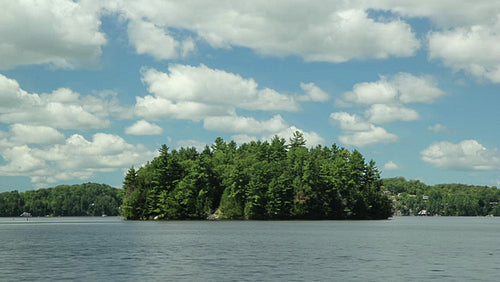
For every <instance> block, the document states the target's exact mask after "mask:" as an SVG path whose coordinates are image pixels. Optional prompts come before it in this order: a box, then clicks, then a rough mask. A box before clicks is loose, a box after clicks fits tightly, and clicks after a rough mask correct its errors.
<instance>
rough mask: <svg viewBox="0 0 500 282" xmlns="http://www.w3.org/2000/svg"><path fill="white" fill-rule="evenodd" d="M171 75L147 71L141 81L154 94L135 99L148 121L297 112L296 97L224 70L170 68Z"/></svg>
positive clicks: (138, 112)
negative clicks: (248, 112)
mask: <svg viewBox="0 0 500 282" xmlns="http://www.w3.org/2000/svg"><path fill="white" fill-rule="evenodd" d="M168 70H169V72H168V73H164V72H160V71H157V70H155V69H145V70H143V72H142V80H143V82H144V83H145V84H146V85H147V87H148V91H149V92H150V93H151V94H153V95H147V96H145V97H137V98H136V108H135V111H136V114H137V115H138V116H142V117H145V118H148V119H161V118H174V119H189V120H194V121H199V120H201V119H203V118H205V117H210V116H221V115H235V112H236V109H237V108H239V109H244V110H260V111H297V110H299V105H298V104H297V102H296V101H295V100H294V98H293V97H291V96H287V95H284V94H281V93H278V92H277V91H275V90H273V89H269V88H259V87H258V84H257V83H256V82H255V81H254V80H253V79H245V78H242V77H241V76H239V75H237V74H233V73H229V72H225V71H223V70H217V69H211V68H208V67H207V66H205V65H200V66H199V67H193V66H187V65H177V64H174V65H170V66H169V68H168Z"/></svg>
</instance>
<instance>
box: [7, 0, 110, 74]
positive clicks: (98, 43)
mask: <svg viewBox="0 0 500 282" xmlns="http://www.w3.org/2000/svg"><path fill="white" fill-rule="evenodd" d="M100 26H101V21H100V13H99V9H98V8H97V9H96V8H95V7H92V5H86V2H85V1H79V2H75V1H71V0H51V1H36V0H26V1H3V2H2V9H1V10H0V37H1V38H2V42H1V43H0V68H10V67H16V66H21V65H33V64H49V65H52V66H54V67H58V68H75V67H81V66H84V67H88V66H95V65H96V64H97V62H98V60H99V57H100V55H101V52H102V51H101V48H102V46H103V45H104V44H106V37H105V35H104V33H102V32H101V31H100V30H99V29H100Z"/></svg>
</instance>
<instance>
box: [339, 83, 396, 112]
mask: <svg viewBox="0 0 500 282" xmlns="http://www.w3.org/2000/svg"><path fill="white" fill-rule="evenodd" d="M396 95H397V89H396V87H395V86H394V85H392V84H391V83H389V82H388V81H386V80H385V79H384V78H382V79H381V80H379V81H377V82H362V83H357V84H355V85H354V87H353V88H352V91H350V92H346V93H344V94H343V95H342V96H343V100H344V102H346V103H354V104H360V105H373V104H380V103H392V102H394V101H395V98H396Z"/></svg>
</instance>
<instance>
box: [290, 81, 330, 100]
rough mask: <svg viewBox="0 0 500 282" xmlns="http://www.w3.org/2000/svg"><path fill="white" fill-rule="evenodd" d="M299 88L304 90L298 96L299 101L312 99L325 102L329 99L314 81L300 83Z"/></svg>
mask: <svg viewBox="0 0 500 282" xmlns="http://www.w3.org/2000/svg"><path fill="white" fill-rule="evenodd" d="M300 88H302V90H304V92H306V94H305V95H302V96H299V97H298V98H297V100H299V101H313V102H325V101H328V99H330V96H328V93H326V92H325V91H323V90H321V88H319V87H318V86H316V85H315V84H314V83H312V82H311V83H302V82H301V83H300Z"/></svg>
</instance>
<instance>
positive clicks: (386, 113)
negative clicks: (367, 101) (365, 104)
mask: <svg viewBox="0 0 500 282" xmlns="http://www.w3.org/2000/svg"><path fill="white" fill-rule="evenodd" d="M365 114H366V117H367V118H368V119H369V120H370V122H373V123H389V122H394V121H414V120H417V119H418V118H419V115H418V113H417V111H415V110H413V109H409V108H406V107H404V106H401V105H391V104H387V105H386V104H375V105H372V106H371V107H370V108H369V109H368V110H367V111H366V112H365Z"/></svg>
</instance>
